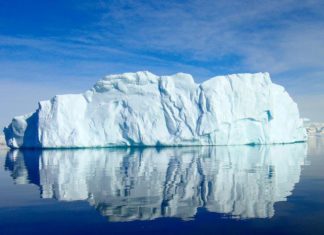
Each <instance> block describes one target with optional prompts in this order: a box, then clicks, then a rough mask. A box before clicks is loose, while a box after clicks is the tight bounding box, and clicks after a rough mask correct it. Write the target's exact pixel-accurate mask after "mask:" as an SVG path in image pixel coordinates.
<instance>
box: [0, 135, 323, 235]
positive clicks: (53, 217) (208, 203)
mask: <svg viewBox="0 0 324 235" xmlns="http://www.w3.org/2000/svg"><path fill="white" fill-rule="evenodd" d="M0 234H1V235H2V234H3V235H5V234H177V235H178V234H324V138H320V137H312V138H310V139H309V141H308V143H307V144H306V143H299V144H291V145H274V146H255V147H252V146H240V147H185V148H160V149H155V148H145V149H93V150H46V151H35V150H24V151H8V150H4V149H2V150H0Z"/></svg>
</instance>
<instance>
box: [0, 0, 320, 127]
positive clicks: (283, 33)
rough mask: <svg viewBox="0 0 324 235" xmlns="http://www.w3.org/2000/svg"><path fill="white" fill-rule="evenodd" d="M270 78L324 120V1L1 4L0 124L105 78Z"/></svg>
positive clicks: (13, 0) (24, 0)
mask: <svg viewBox="0 0 324 235" xmlns="http://www.w3.org/2000/svg"><path fill="white" fill-rule="evenodd" d="M139 70H149V71H151V72H153V73H156V74H159V75H164V74H172V73H176V72H180V71H181V72H187V73H191V74H192V75H193V76H194V77H195V80H196V81H197V82H201V81H203V80H205V79H207V78H209V77H211V76H214V75H221V74H229V73H238V72H240V73H242V72H259V71H267V72H270V74H271V76H272V80H273V81H274V82H276V83H279V84H281V85H284V86H285V87H286V89H287V90H288V92H289V93H290V94H291V95H292V97H293V98H294V99H295V100H296V101H297V102H298V104H299V107H300V110H301V114H302V116H303V117H309V118H311V119H313V120H322V121H324V92H323V91H324V1H321V0H317V1H315V0H303V1H300V0H281V1H274V0H272V1H267V0H263V1H261V0H259V1H257V0H247V1H230V0H227V1H225V0H220V1H216V0H214V1H213V0H188V1H184V0H182V1H180V0H179V1H168V0H164V1H159V0H155V1H140V0H136V1H135V0H133V1H127V0H126V1H115V0H112V1H104V0H102V1H96V0H94V1H90V0H89V1H85V0H79V1H72V0H56V1H49V0H48V1H46V0H29V1H28V0H10V1H6V0H0V110H1V115H0V126H4V125H5V124H7V123H8V122H9V121H10V119H11V118H12V116H15V115H19V114H24V113H26V112H31V111H33V110H34V109H35V108H36V107H37V101H38V100H41V99H48V98H50V97H51V96H53V95H55V94H63V93H67V92H68V93H75V92H82V91H84V90H86V89H88V88H89V87H90V86H92V84H93V83H94V82H95V81H96V80H98V79H100V78H101V77H103V76H104V75H106V74H110V73H121V72H129V71H139Z"/></svg>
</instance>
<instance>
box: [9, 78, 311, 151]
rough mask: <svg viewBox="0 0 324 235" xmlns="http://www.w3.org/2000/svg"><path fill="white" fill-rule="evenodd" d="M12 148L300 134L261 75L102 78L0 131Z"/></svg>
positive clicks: (278, 91)
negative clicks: (200, 79) (198, 78)
mask: <svg viewBox="0 0 324 235" xmlns="http://www.w3.org/2000/svg"><path fill="white" fill-rule="evenodd" d="M4 133H5V137H6V142H7V145H8V146H9V147H11V148H72V147H109V146H185V145H244V144H275V143H294V142H300V141H305V140H306V138H307V135H306V130H305V128H304V126H303V121H302V119H301V118H300V117H299V111H298V107H297V104H296V103H295V102H294V101H293V100H292V98H291V97H290V96H289V94H288V93H287V92H286V91H285V89H284V88H283V87H282V86H279V85H276V84H274V83H272V82H271V79H270V76H269V74H268V73H256V74H233V75H227V76H217V77H213V78H211V79H209V80H207V81H205V82H203V83H201V84H197V83H195V82H194V79H193V77H192V76H191V75H189V74H184V73H177V74H175V75H172V76H157V75H154V74H152V73H150V72H137V73H124V74H119V75H110V76H106V77H105V78H104V79H102V80H99V81H98V82H97V83H96V84H95V85H94V86H93V87H92V88H91V89H90V90H88V91H86V92H85V93H83V94H68V95H57V96H55V97H54V98H52V99H51V100H46V101H41V102H39V107H38V109H37V110H36V112H34V113H31V114H28V115H24V116H18V117H15V118H13V120H12V122H11V124H10V125H9V126H8V127H7V128H5V129H4Z"/></svg>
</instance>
